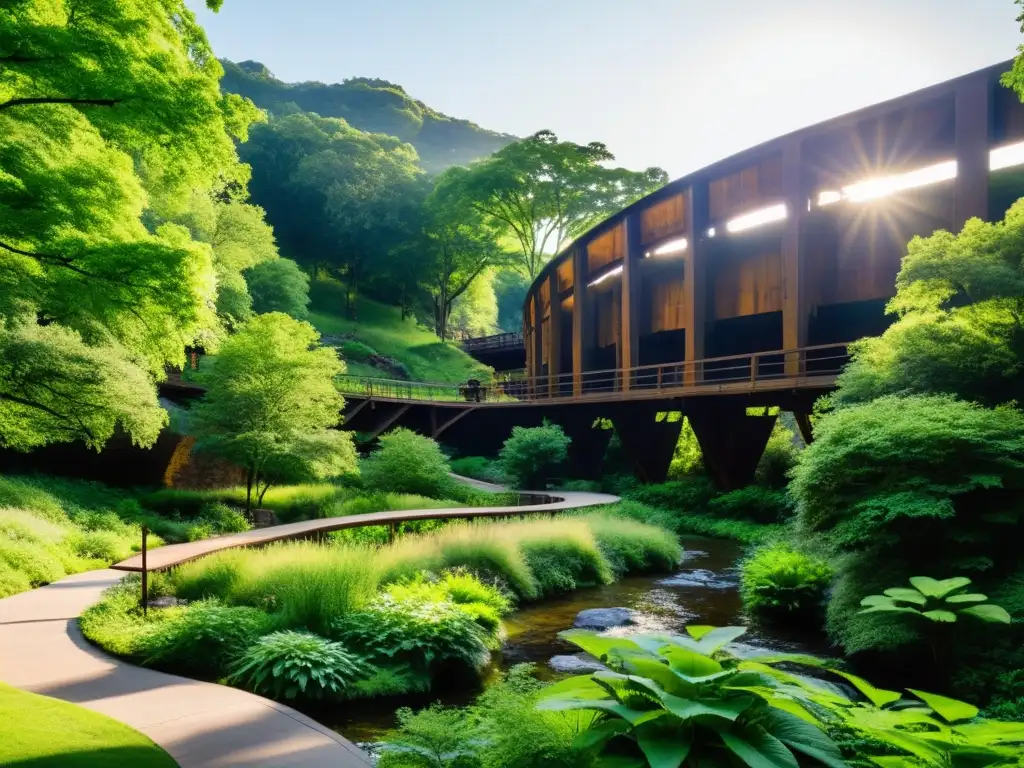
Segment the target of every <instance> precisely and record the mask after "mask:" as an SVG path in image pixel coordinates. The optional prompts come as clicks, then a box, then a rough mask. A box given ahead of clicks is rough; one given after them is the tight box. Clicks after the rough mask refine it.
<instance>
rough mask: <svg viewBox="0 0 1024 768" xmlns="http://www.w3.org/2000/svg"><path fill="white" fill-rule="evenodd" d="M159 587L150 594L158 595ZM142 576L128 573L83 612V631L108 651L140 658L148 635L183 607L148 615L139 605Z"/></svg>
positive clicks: (173, 616)
mask: <svg viewBox="0 0 1024 768" xmlns="http://www.w3.org/2000/svg"><path fill="white" fill-rule="evenodd" d="M155 592H156V590H151V591H150V595H151V596H155ZM139 593H140V578H139V577H138V576H136V575H135V574H132V575H131V576H128V577H126V578H125V579H124V580H123V581H122V582H121V583H120V584H116V585H114V586H113V587H111V588H110V589H108V590H107V591H106V592H104V593H103V599H101V600H100V601H99V602H98V603H95V604H94V605H91V606H89V607H88V608H86V609H85V611H84V612H83V613H82V615H81V617H80V618H79V620H78V625H79V627H80V628H81V630H82V634H83V635H85V637H86V638H87V639H88V640H89V641H90V642H92V643H95V644H96V645H98V646H99V647H100V648H102V649H103V650H104V651H106V652H107V653H110V654H113V655H114V656H123V657H126V658H129V659H133V660H141V659H142V658H143V655H142V650H141V649H142V647H143V645H144V643H145V641H146V638H147V636H148V635H149V634H150V633H152V632H156V631H158V630H159V628H160V626H161V625H162V624H163V622H165V621H169V620H171V619H173V618H175V617H176V616H177V615H178V614H179V613H180V611H181V609H180V608H168V609H166V610H159V611H152V612H150V614H149V616H148V618H147V617H144V616H143V615H142V609H141V608H140V607H139Z"/></svg>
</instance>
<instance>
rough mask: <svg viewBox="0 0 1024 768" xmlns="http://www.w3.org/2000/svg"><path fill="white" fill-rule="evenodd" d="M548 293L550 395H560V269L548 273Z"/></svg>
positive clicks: (547, 343)
mask: <svg viewBox="0 0 1024 768" xmlns="http://www.w3.org/2000/svg"><path fill="white" fill-rule="evenodd" d="M548 295H549V296H550V297H551V320H550V321H549V322H548V338H547V339H545V340H544V343H545V344H546V345H547V348H548V395H549V396H551V397H555V396H556V395H558V389H559V386H560V381H559V379H558V375H559V374H560V373H561V372H562V299H561V298H560V297H559V295H558V270H557V269H552V270H551V274H550V275H548Z"/></svg>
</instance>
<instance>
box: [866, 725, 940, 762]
mask: <svg viewBox="0 0 1024 768" xmlns="http://www.w3.org/2000/svg"><path fill="white" fill-rule="evenodd" d="M869 734H870V735H871V736H873V737H875V738H876V739H878V740H879V741H882V742H884V743H886V744H891V745H892V746H894V747H898V748H900V749H902V750H904V751H905V752H909V753H910V754H912V755H914V756H915V757H919V758H921V759H922V760H928V761H930V762H932V763H933V764H934V765H945V764H946V762H945V759H944V756H943V750H941V749H939V748H938V747H936V746H935V745H934V744H929V743H928V742H927V741H925V740H924V739H921V738H919V737H918V736H916V735H913V734H909V733H905V732H904V731H897V730H895V729H885V730H882V729H871V730H869Z"/></svg>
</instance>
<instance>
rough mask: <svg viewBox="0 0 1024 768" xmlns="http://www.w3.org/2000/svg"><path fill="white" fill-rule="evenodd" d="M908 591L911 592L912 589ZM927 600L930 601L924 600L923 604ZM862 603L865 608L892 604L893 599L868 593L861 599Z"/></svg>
mask: <svg viewBox="0 0 1024 768" xmlns="http://www.w3.org/2000/svg"><path fill="white" fill-rule="evenodd" d="M907 591H908V592H909V591H910V590H907ZM926 602H928V601H927V600H923V602H922V605H923V604H924V603H926ZM860 604H861V606H862V607H863V608H870V607H872V606H875V605H892V604H893V599H892V598H891V597H889V596H888V595H868V596H867V597H865V598H864V599H863V600H861V601H860Z"/></svg>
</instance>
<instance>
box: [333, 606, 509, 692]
mask: <svg viewBox="0 0 1024 768" xmlns="http://www.w3.org/2000/svg"><path fill="white" fill-rule="evenodd" d="M332 634H333V636H334V637H337V638H339V639H341V640H342V642H344V643H346V644H347V645H348V646H350V647H353V648H359V649H360V650H362V651H363V652H364V653H366V654H367V656H368V657H369V658H370V660H371V661H373V662H375V663H376V664H379V665H386V666H395V665H407V666H409V667H411V668H412V669H413V670H416V671H417V672H420V673H423V674H426V675H429V676H431V677H432V676H433V675H435V674H436V673H437V672H438V671H440V670H441V669H442V668H445V667H446V666H447V665H451V664H455V665H457V666H460V667H462V668H464V669H468V670H471V671H473V672H477V671H479V670H480V669H482V668H483V667H484V666H485V665H486V664H487V662H488V661H490V658H491V656H490V649H491V647H493V646H494V644H495V636H494V635H493V634H491V633H489V632H487V630H485V629H484V628H483V627H482V626H481V625H480V624H479V623H477V622H476V621H475V619H474V617H473V616H472V615H470V613H469V612H468V611H465V610H463V609H462V608H461V607H460V606H458V605H456V604H455V603H453V602H451V601H450V600H431V599H424V598H423V596H422V595H409V594H408V593H403V591H402V590H401V589H398V590H394V591H387V592H384V593H383V594H381V595H380V596H379V597H378V598H377V599H376V600H374V601H373V603H371V604H370V605H369V606H368V607H367V608H366V609H365V610H362V611H356V612H354V613H350V614H347V615H345V616H342V617H341V618H340V619H339V620H338V621H336V622H335V624H334V627H333V632H332Z"/></svg>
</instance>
